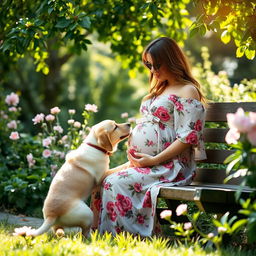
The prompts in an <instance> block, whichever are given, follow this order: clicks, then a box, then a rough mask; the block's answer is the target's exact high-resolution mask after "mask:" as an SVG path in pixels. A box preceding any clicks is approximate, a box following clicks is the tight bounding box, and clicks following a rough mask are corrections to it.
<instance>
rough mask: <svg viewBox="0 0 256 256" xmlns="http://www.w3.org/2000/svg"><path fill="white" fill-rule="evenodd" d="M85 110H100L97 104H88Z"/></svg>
mask: <svg viewBox="0 0 256 256" xmlns="http://www.w3.org/2000/svg"><path fill="white" fill-rule="evenodd" d="M85 110H87V111H91V112H94V113H96V112H98V107H97V106H96V105H95V104H86V105H85Z"/></svg>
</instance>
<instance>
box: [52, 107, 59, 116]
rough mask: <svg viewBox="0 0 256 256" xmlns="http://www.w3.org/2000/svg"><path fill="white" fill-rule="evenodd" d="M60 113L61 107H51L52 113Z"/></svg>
mask: <svg viewBox="0 0 256 256" xmlns="http://www.w3.org/2000/svg"><path fill="white" fill-rule="evenodd" d="M59 113H60V109H59V107H54V108H51V114H53V115H56V114H59Z"/></svg>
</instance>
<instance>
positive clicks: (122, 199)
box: [115, 194, 132, 216]
mask: <svg viewBox="0 0 256 256" xmlns="http://www.w3.org/2000/svg"><path fill="white" fill-rule="evenodd" d="M116 200H117V201H116V202H115V206H116V207H117V210H118V211H119V213H120V215H121V216H125V214H126V213H127V212H128V211H129V210H131V209H132V201H131V199H130V198H129V197H128V196H124V195H121V194H117V196H116Z"/></svg>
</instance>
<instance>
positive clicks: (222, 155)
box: [199, 149, 235, 164]
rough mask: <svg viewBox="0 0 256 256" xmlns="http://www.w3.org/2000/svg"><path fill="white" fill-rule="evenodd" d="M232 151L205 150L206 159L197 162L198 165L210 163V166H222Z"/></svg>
mask: <svg viewBox="0 0 256 256" xmlns="http://www.w3.org/2000/svg"><path fill="white" fill-rule="evenodd" d="M234 152H235V151H234V150H225V149H206V155H207V159H205V160H201V161H199V162H200V163H211V164H223V162H224V160H225V159H226V158H227V157H228V156H229V155H231V154H233V153H234Z"/></svg>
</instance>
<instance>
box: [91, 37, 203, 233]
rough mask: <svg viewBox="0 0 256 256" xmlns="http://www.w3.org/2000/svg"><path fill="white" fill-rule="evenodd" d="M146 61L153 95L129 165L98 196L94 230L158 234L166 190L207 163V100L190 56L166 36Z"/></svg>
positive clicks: (110, 175) (112, 173) (109, 177)
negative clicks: (160, 200)
mask: <svg viewBox="0 0 256 256" xmlns="http://www.w3.org/2000/svg"><path fill="white" fill-rule="evenodd" d="M142 60H143V63H144V65H145V66H146V67H147V68H148V69H149V70H150V92H149V94H148V95H146V96H145V97H144V99H143V100H142V104H141V107H140V113H141V115H142V117H141V118H140V119H138V120H137V125H136V127H135V128H134V129H133V131H132V134H131V136H130V138H129V142H128V146H129V147H128V151H127V153H128V154H127V156H128V160H129V161H128V162H127V163H125V164H123V165H121V166H119V167H117V168H114V169H110V170H109V171H108V172H107V173H106V175H105V179H104V180H103V183H102V186H101V188H100V189H99V188H98V190H97V189H96V190H95V191H94V193H93V196H92V204H91V207H92V209H93V211H94V214H95V220H94V226H93V228H98V229H99V232H100V233H104V232H106V231H108V232H111V233H112V234H116V233H119V232H122V231H127V232H130V233H133V234H139V235H141V236H151V235H152V234H154V233H155V230H154V227H155V209H156V203H157V195H158V193H159V189H160V187H161V186H179V185H187V184H189V183H191V181H192V179H193V176H194V175H195V170H196V164H195V160H202V159H205V149H204V143H203V138H202V131H203V127H204V114H205V108H204V105H203V103H204V102H205V99H204V97H203V95H202V93H201V91H200V85H199V83H198V82H197V81H196V80H195V79H194V78H193V76H192V74H191V71H190V67H189V64H188V61H187V59H186V56H185V55H184V53H183V52H182V50H181V49H180V47H179V46H178V45H177V43H176V42H175V41H174V40H172V39H170V38H167V37H161V38H158V39H156V40H154V41H153V42H151V43H150V44H149V45H148V46H147V47H146V49H145V50H144V52H143V55H142Z"/></svg>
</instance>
